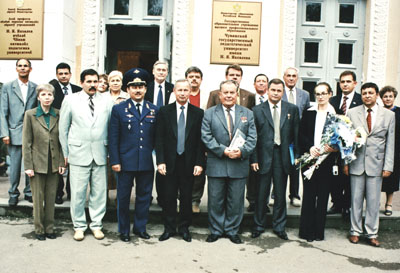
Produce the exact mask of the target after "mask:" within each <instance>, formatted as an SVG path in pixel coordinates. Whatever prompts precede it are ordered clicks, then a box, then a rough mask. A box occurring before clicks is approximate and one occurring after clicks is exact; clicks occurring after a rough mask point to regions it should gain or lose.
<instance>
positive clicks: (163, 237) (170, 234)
mask: <svg viewBox="0 0 400 273" xmlns="http://www.w3.org/2000/svg"><path fill="white" fill-rule="evenodd" d="M175 234H176V233H175V232H166V231H164V233H163V234H161V236H160V238H158V240H159V241H161V242H162V241H165V240H168V239H169V238H171V237H173V236H175Z"/></svg>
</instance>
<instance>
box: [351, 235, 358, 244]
mask: <svg viewBox="0 0 400 273" xmlns="http://www.w3.org/2000/svg"><path fill="white" fill-rule="evenodd" d="M349 241H350V243H353V244H358V241H360V237H358V236H356V235H351V236H350V237H349Z"/></svg>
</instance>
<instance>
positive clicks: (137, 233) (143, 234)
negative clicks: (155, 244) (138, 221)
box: [133, 231, 150, 240]
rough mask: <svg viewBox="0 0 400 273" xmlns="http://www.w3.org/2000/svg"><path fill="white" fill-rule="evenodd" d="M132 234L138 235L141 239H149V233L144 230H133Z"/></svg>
mask: <svg viewBox="0 0 400 273" xmlns="http://www.w3.org/2000/svg"><path fill="white" fill-rule="evenodd" d="M133 234H135V235H137V236H139V237H140V238H142V239H146V240H147V239H150V235H149V234H148V233H147V232H146V231H141V232H140V231H133Z"/></svg>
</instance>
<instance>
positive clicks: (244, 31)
mask: <svg viewBox="0 0 400 273" xmlns="http://www.w3.org/2000/svg"><path fill="white" fill-rule="evenodd" d="M261 9H262V3H261V2H238V1H217V0H214V1H213V15H212V26H211V27H212V31H211V58H210V59H211V60H210V62H211V63H212V64H233V63H235V64H242V65H259V62H260V40H261Z"/></svg>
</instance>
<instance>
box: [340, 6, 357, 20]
mask: <svg viewBox="0 0 400 273" xmlns="http://www.w3.org/2000/svg"><path fill="white" fill-rule="evenodd" d="M339 23H343V24H354V5H349V4H340V8H339Z"/></svg>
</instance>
